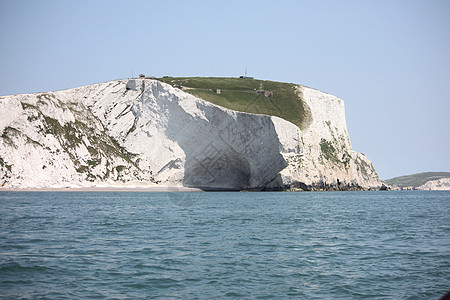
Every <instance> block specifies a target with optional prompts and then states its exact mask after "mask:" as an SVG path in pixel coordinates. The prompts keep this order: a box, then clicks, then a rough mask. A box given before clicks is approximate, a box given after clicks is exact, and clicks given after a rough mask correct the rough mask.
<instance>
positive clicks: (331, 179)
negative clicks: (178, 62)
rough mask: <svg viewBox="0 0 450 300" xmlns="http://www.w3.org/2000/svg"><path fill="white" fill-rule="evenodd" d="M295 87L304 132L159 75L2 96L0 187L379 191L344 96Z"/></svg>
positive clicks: (377, 182)
mask: <svg viewBox="0 0 450 300" xmlns="http://www.w3.org/2000/svg"><path fill="white" fill-rule="evenodd" d="M296 88H297V92H298V95H299V101H304V104H305V107H306V110H307V113H308V118H307V119H308V121H307V122H306V124H305V126H303V127H304V128H302V129H300V128H299V127H297V126H296V125H294V124H292V123H290V122H288V121H285V120H283V119H281V118H278V117H271V116H266V115H256V114H248V113H242V112H236V111H232V110H229V109H225V108H222V107H219V106H217V105H214V104H211V103H209V102H206V101H203V100H201V99H199V98H196V97H194V96H192V95H190V94H188V93H186V92H183V91H182V90H180V89H177V88H174V87H172V86H170V85H168V84H165V83H162V82H160V81H158V80H151V79H130V80H117V81H111V82H106V83H100V84H94V85H89V86H85V87H80V88H74V89H69V90H63V91H57V92H48V93H36V94H23V95H15V96H3V97H0V111H1V118H0V132H2V136H1V139H0V174H1V180H0V186H2V187H3V188H44V187H88V186H89V187H90V186H100V185H110V186H118V185H124V184H125V185H139V186H158V185H159V186H186V187H198V188H202V189H233V190H244V189H247V190H252V189H256V190H260V189H291V188H300V189H303V190H315V189H325V190H329V189H344V190H345V189H353V188H357V189H361V188H362V189H368V188H374V189H376V188H380V187H381V186H382V182H381V181H380V179H379V177H378V175H377V173H376V172H375V169H374V167H373V166H372V163H371V162H370V161H369V160H368V159H367V158H366V157H365V156H364V155H362V154H360V153H357V152H355V151H353V150H352V147H351V143H350V139H349V136H348V133H347V129H346V123H345V113H344V103H343V101H342V100H341V99H339V98H336V97H334V96H332V95H329V94H326V93H323V92H320V91H317V90H314V89H311V88H307V87H303V86H297V87H296Z"/></svg>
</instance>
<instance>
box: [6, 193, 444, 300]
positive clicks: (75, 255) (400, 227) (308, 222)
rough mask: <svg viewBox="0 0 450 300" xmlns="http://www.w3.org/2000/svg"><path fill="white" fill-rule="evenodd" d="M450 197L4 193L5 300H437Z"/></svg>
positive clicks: (415, 194)
mask: <svg viewBox="0 0 450 300" xmlns="http://www.w3.org/2000/svg"><path fill="white" fill-rule="evenodd" d="M448 291H450V192H445V191H398V192H302V193H287V192H259V193H256V192H255V193H253V192H241V193H239V192H217V193H216V192H204V193H199V192H188V193H163V192H160V193H145V192H142V193H135V192H0V298H1V299H65V298H67V299H92V298H96V299H241V298H242V299H367V298H369V299H439V298H440V297H442V296H443V295H445V294H446V293H447V292H448Z"/></svg>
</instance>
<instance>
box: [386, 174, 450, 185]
mask: <svg viewBox="0 0 450 300" xmlns="http://www.w3.org/2000/svg"><path fill="white" fill-rule="evenodd" d="M446 177H450V172H425V173H417V174H412V175H406V176H400V177H394V178H392V179H388V180H386V183H387V184H389V185H392V186H399V187H406V186H413V187H419V186H421V185H422V184H425V183H426V182H427V181H430V180H437V179H441V178H446Z"/></svg>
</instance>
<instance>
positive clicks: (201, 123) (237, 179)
mask: <svg viewBox="0 0 450 300" xmlns="http://www.w3.org/2000/svg"><path fill="white" fill-rule="evenodd" d="M183 101H184V102H183ZM181 102H183V103H181ZM168 105H170V108H169V109H167V112H168V127H167V131H166V134H167V136H168V137H169V138H170V139H172V140H173V141H175V142H177V143H178V145H179V146H180V147H181V148H182V149H183V151H184V153H185V155H186V161H185V165H184V168H185V173H184V179H183V185H184V186H187V187H195V188H200V189H203V190H244V189H255V190H259V189H264V188H265V187H266V185H267V184H268V183H269V182H270V181H272V179H273V178H275V176H277V174H278V173H279V172H280V171H281V170H283V169H284V168H285V167H286V166H287V162H286V161H285V160H284V158H283V156H282V155H281V154H280V147H281V144H280V142H279V140H278V135H277V133H276V131H275V127H274V125H273V122H272V120H271V118H270V117H269V116H261V115H251V114H245V113H237V112H233V111H228V110H223V109H220V108H217V107H214V106H212V105H209V104H207V103H203V102H195V103H193V101H192V100H191V99H189V100H180V99H178V98H176V97H173V98H172V101H171V103H168ZM183 107H185V108H183ZM187 111H190V113H188V112H187Z"/></svg>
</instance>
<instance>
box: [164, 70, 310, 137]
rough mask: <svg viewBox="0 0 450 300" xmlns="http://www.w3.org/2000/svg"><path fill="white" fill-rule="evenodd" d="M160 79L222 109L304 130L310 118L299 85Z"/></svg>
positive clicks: (250, 80)
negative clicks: (262, 116)
mask: <svg viewBox="0 0 450 300" xmlns="http://www.w3.org/2000/svg"><path fill="white" fill-rule="evenodd" d="M158 80H160V81H163V82H165V83H168V84H170V85H172V86H174V87H178V88H181V89H183V90H184V91H185V92H187V93H190V94H192V95H194V96H196V97H199V98H201V99H204V100H206V101H208V102H211V103H213V104H216V105H220V106H222V107H225V108H228V109H232V110H236V111H240V112H247V113H254V114H265V115H270V116H277V117H280V118H283V119H285V120H287V121H290V122H292V123H294V124H295V125H297V126H298V127H299V128H301V129H304V128H305V127H306V126H307V124H308V122H309V120H310V118H311V116H310V111H309V108H308V107H307V104H306V103H305V102H304V101H303V100H302V99H301V97H300V95H299V94H298V92H297V85H295V84H293V83H283V82H275V81H267V80H257V79H252V78H226V77H163V78H158Z"/></svg>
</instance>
